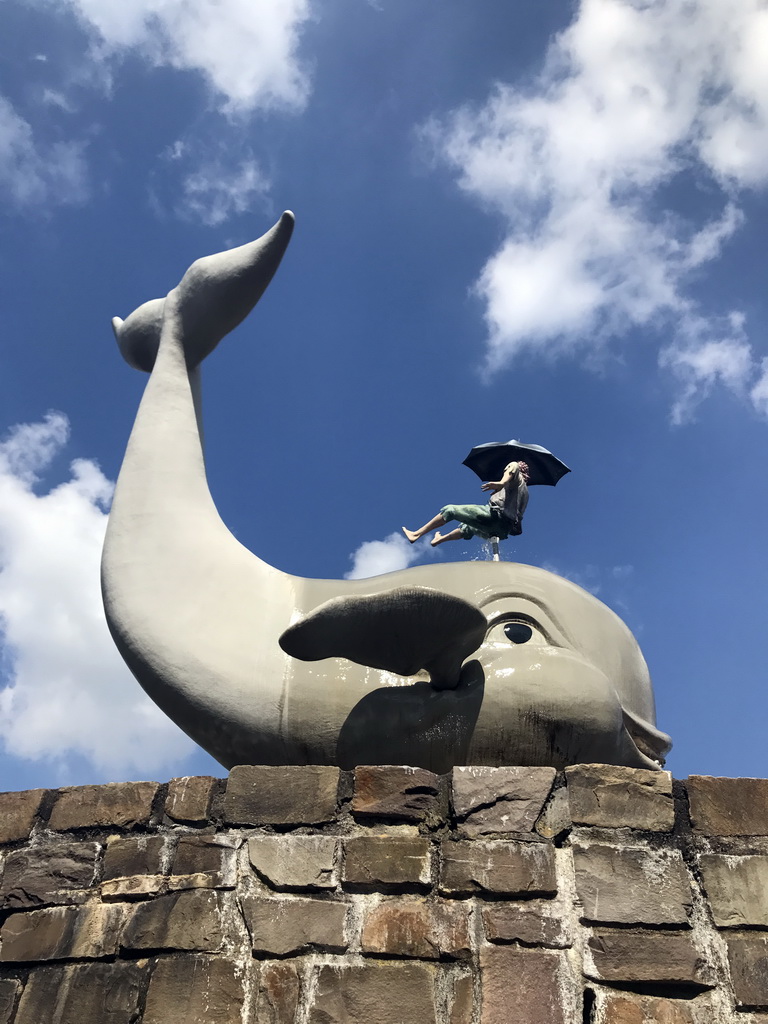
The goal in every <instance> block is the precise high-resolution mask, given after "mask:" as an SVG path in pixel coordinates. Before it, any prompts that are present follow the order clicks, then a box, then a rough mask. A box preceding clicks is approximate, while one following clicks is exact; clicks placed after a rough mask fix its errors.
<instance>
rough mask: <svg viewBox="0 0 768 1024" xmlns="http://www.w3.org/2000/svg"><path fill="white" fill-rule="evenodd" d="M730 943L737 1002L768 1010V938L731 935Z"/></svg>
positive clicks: (729, 962) (745, 1007) (730, 959)
mask: <svg viewBox="0 0 768 1024" xmlns="http://www.w3.org/2000/svg"><path fill="white" fill-rule="evenodd" d="M727 944H728V964H729V966H730V968H731V984H732V985H733V994H734V996H735V998H736V1005H737V1006H738V1007H739V1008H740V1009H755V1010H768V937H766V936H765V935H755V934H751V935H729V936H728V939H727Z"/></svg>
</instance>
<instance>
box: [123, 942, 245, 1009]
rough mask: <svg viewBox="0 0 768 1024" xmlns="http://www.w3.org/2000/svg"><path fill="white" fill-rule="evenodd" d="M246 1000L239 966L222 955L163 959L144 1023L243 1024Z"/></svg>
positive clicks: (152, 984)
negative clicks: (243, 1010)
mask: <svg viewBox="0 0 768 1024" xmlns="http://www.w3.org/2000/svg"><path fill="white" fill-rule="evenodd" d="M244 1001H245V994H244V991H243V980H242V970H241V968H240V967H239V965H238V964H235V963H232V961H230V960H225V959H223V958H222V957H218V956H217V957H207V956H190V957H183V958H181V959H163V960H160V961H158V964H157V966H156V967H155V969H154V971H153V973H152V980H151V981H150V983H149V991H148V992H147V1005H146V1009H145V1010H144V1015H143V1017H142V1018H141V1019H142V1021H143V1024H241V1021H242V1009H243V1003H244ZM259 1024H261V1021H260V1022H259Z"/></svg>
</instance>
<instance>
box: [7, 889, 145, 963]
mask: <svg viewBox="0 0 768 1024" xmlns="http://www.w3.org/2000/svg"><path fill="white" fill-rule="evenodd" d="M124 918H125V912H124V908H123V907H122V906H120V905H119V904H112V905H104V904H101V903H90V904H88V905H87V906H84V907H46V908H44V909H43V910H31V911H25V912H20V913H16V914H11V916H10V917H9V918H8V919H7V921H6V922H5V924H4V925H3V927H2V932H1V933H0V936H1V937H2V953H0V960H7V961H34V960H76V959H84V960H97V959H100V958H101V957H107V956H115V955H116V953H117V947H118V941H119V938H120V930H121V928H122V926H123V921H124Z"/></svg>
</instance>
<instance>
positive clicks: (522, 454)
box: [462, 441, 571, 487]
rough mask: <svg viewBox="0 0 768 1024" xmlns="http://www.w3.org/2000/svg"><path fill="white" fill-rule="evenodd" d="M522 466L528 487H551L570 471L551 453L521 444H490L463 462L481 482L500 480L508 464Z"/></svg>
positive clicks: (472, 453) (475, 448)
mask: <svg viewBox="0 0 768 1024" xmlns="http://www.w3.org/2000/svg"><path fill="white" fill-rule="evenodd" d="M520 461H523V462H526V463H527V464H528V468H529V470H530V473H531V476H530V479H529V480H528V483H529V484H549V485H550V486H551V487H554V486H555V484H556V483H557V481H558V480H559V479H560V477H563V476H565V474H566V473H570V472H571V471H570V469H569V468H568V467H567V466H566V465H565V463H564V462H561V461H560V459H558V458H557V457H556V456H554V455H553V454H552V452H549V451H547V449H546V448H542V447H541V446H540V445H538V444H524V443H523V442H522V441H491V442H489V443H488V444H478V445H476V446H475V447H474V448H473V449H472V451H471V452H470V453H469V455H468V456H467V457H466V459H464V462H463V463H462V465H463V466H468V467H469V468H470V469H471V470H472V471H473V472H475V473H477V475H478V476H479V477H480V479H481V480H500V479H501V476H502V474H503V473H504V467H505V466H506V465H507V463H509V462H520Z"/></svg>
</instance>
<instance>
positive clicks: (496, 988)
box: [480, 946, 572, 1024]
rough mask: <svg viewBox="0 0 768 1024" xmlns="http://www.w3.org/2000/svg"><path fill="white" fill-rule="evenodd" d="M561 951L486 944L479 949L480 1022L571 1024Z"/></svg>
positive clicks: (485, 1023) (483, 1023)
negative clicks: (566, 999) (554, 951)
mask: <svg viewBox="0 0 768 1024" xmlns="http://www.w3.org/2000/svg"><path fill="white" fill-rule="evenodd" d="M563 957H564V954H562V953H553V952H550V951H549V950H540V949H513V948H512V947H503V946H489V947H485V948H483V949H482V950H481V951H480V984H481V989H482V993H483V1001H482V1006H481V1010H480V1024H510V1021H513V1020H514V1021H520V1022H523V1021H525V1024H571V1020H572V1018H571V1017H570V1015H569V1016H566V1013H567V1009H566V1006H565V1005H564V999H563V994H562V993H563V990H564V988H565V985H566V980H565V979H566V969H565V963H564V960H563Z"/></svg>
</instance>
